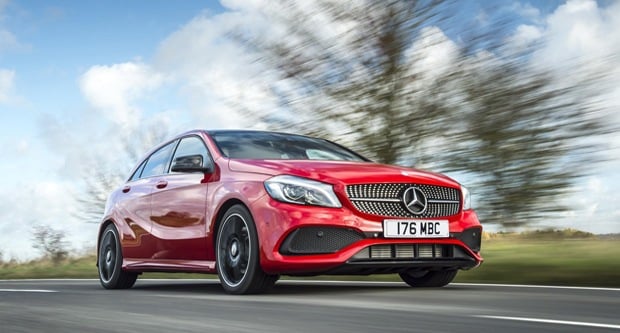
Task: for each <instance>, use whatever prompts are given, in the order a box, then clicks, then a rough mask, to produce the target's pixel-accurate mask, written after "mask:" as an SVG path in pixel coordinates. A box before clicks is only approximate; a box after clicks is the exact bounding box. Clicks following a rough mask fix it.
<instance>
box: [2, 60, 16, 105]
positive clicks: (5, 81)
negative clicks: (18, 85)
mask: <svg viewBox="0 0 620 333" xmlns="http://www.w3.org/2000/svg"><path fill="white" fill-rule="evenodd" d="M14 98H15V71H13V70H8V69H2V68H0V104H8V103H9V102H10V101H12V100H13V99H14Z"/></svg>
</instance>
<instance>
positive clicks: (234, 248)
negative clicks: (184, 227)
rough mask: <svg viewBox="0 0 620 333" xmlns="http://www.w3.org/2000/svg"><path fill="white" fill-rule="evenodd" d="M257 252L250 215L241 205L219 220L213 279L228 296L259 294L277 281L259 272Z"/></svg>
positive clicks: (254, 228)
mask: <svg viewBox="0 0 620 333" xmlns="http://www.w3.org/2000/svg"><path fill="white" fill-rule="evenodd" d="M258 248H259V246H258V235H257V232H256V226H255V224H254V220H253V219H252V216H251V215H250V212H249V211H248V210H247V209H246V208H245V207H244V206H242V205H235V206H232V207H231V208H230V209H228V211H227V212H226V214H224V217H223V218H222V220H221V223H220V226H219V228H218V232H217V240H216V257H217V259H216V260H217V275H218V277H219V278H220V282H221V283H222V287H224V290H226V291H227V292H228V293H231V294H251V293H260V292H263V291H265V290H267V289H269V288H271V287H272V286H273V285H274V284H275V282H276V281H277V280H278V276H277V275H268V274H265V272H263V270H262V269H261V267H260V262H259V253H258Z"/></svg>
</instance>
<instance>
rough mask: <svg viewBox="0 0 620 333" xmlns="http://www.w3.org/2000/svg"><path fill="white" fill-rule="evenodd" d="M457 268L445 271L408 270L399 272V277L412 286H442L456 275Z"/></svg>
mask: <svg viewBox="0 0 620 333" xmlns="http://www.w3.org/2000/svg"><path fill="white" fill-rule="evenodd" d="M456 273H457V270H445V271H409V272H403V273H399V274H398V275H400V278H401V279H403V281H405V282H406V283H407V284H408V285H410V286H412V287H414V288H438V287H443V286H445V285H447V284H449V283H450V282H452V280H454V277H456Z"/></svg>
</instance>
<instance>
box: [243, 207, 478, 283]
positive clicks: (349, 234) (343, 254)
mask: <svg viewBox="0 0 620 333" xmlns="http://www.w3.org/2000/svg"><path fill="white" fill-rule="evenodd" d="M251 210H252V212H253V214H254V219H255V222H256V224H257V230H258V232H259V235H258V236H259V244H261V246H260V262H261V267H262V269H263V270H264V271H265V272H266V273H268V274H287V275H317V274H377V273H398V272H403V271H409V270H415V269H420V270H437V269H470V268H473V267H476V266H478V265H480V263H482V261H483V259H482V257H481V256H480V253H479V251H480V235H481V231H482V227H481V225H480V223H479V221H478V218H477V216H476V214H475V212H474V211H471V210H468V211H464V212H460V213H458V214H456V215H454V216H450V217H448V218H447V219H448V220H449V223H450V237H448V238H437V239H428V238H421V239H390V238H385V237H383V219H382V218H381V217H374V216H369V215H368V216H366V215H364V216H363V214H361V213H359V212H356V211H353V210H352V209H350V208H349V207H343V208H323V207H311V206H300V205H292V204H285V203H281V202H277V201H274V200H272V199H270V198H268V197H264V198H263V199H261V200H259V201H258V202H255V203H254V205H253V207H251Z"/></svg>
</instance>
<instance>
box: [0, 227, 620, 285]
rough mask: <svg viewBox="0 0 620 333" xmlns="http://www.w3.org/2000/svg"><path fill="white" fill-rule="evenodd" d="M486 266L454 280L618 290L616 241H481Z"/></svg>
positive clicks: (92, 270) (12, 274) (70, 271)
mask: <svg viewBox="0 0 620 333" xmlns="http://www.w3.org/2000/svg"><path fill="white" fill-rule="evenodd" d="M482 254H483V256H484V258H485V262H484V264H483V265H482V266H480V267H479V268H477V269H473V270H470V271H462V272H460V273H459V275H458V276H457V278H456V281H457V282H481V283H508V284H549V285H573V286H600V287H620V260H619V259H618V258H620V242H619V241H618V239H613V238H611V239H606V238H598V237H588V238H584V239H552V240H549V239H528V238H524V237H499V238H491V239H487V240H485V241H484V242H483V251H482ZM142 277H143V278H199V279H200V278H213V277H215V276H213V275H204V274H165V273H145V274H144V275H143V276H142ZM43 278H93V279H95V278H97V269H96V267H95V257H94V256H86V257H81V258H73V259H69V260H65V261H64V262H62V263H59V264H53V263H52V262H51V261H45V260H39V261H32V262H29V263H21V264H20V263H4V264H2V265H0V279H43ZM311 279H338V280H366V281H400V279H399V278H398V276H397V275H393V274H392V275H372V276H361V277H357V276H319V277H313V278H311Z"/></svg>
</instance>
